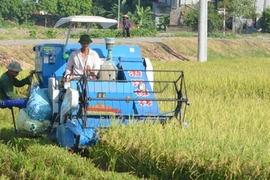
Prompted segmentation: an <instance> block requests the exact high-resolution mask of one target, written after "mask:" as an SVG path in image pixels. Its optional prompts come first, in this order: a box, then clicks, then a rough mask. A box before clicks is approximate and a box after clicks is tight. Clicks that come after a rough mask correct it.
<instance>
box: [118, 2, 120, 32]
mask: <svg viewBox="0 0 270 180" xmlns="http://www.w3.org/2000/svg"><path fill="white" fill-rule="evenodd" d="M117 14H118V17H117V29H119V23H120V22H119V21H120V0H118V13H117Z"/></svg>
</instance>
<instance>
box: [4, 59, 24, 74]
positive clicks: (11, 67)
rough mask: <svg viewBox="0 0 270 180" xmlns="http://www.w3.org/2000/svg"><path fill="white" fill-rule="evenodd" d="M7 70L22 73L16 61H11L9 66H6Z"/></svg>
mask: <svg viewBox="0 0 270 180" xmlns="http://www.w3.org/2000/svg"><path fill="white" fill-rule="evenodd" d="M7 69H8V70H10V71H14V72H20V71H22V68H21V65H20V63H18V62H16V61H12V62H11V63H9V65H8V66H7Z"/></svg>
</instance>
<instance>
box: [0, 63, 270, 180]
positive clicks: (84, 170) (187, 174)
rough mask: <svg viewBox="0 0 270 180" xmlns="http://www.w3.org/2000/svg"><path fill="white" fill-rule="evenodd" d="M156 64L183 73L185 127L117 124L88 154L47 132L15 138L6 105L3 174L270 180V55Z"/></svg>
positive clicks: (0, 132)
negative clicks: (52, 138)
mask: <svg viewBox="0 0 270 180" xmlns="http://www.w3.org/2000/svg"><path fill="white" fill-rule="evenodd" d="M153 63H154V64H153V65H154V69H165V68H166V69H177V70H184V72H185V81H186V86H187V91H188V92H187V94H188V98H189V102H190V106H188V107H187V112H186V118H185V121H186V123H185V126H181V125H179V123H178V122H177V121H175V122H171V123H167V124H165V125H161V124H152V123H145V124H137V125H132V126H131V125H129V126H120V127H119V126H112V127H111V128H110V129H107V130H106V131H104V132H102V136H101V137H100V138H101V140H100V141H99V143H98V144H97V145H96V146H94V147H90V148H88V150H89V154H87V158H82V157H80V156H79V155H75V154H72V153H70V152H67V151H65V150H63V149H61V148H59V147H57V145H55V144H53V143H51V142H48V141H47V140H46V137H40V138H29V137H14V136H13V132H12V127H13V126H12V120H11V115H10V113H9V112H8V111H6V110H2V109H0V113H1V116H0V122H1V123H0V139H1V140H2V141H0V142H2V144H0V146H1V148H0V149H1V150H0V151H1V153H0V166H1V168H0V174H1V175H0V177H1V179H137V178H145V179H269V178H270V166H269V164H270V158H269V157H270V151H269V149H270V143H269V139H270V133H269V128H270V121H269V120H270V110H269V107H270V86H269V85H270V79H269V77H268V76H269V74H270V68H269V67H270V58H258V59H256V58H250V59H228V60H222V61H209V62H206V63H197V62H153ZM1 72H3V69H2V70H1ZM24 73H27V72H24ZM21 76H22V77H24V74H23V73H22V74H21ZM18 91H19V93H22V94H23V91H22V90H18ZM161 108H163V107H161ZM40 159H43V160H44V161H40ZM34 170H36V171H34ZM104 170H105V171H104ZM32 172H35V173H34V174H33V173H32ZM69 173H70V174H71V176H67V175H65V174H69ZM40 174H42V175H40ZM38 175H40V176H38ZM38 177H39V178H38Z"/></svg>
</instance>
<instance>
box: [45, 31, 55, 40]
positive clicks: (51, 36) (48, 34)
mask: <svg viewBox="0 0 270 180" xmlns="http://www.w3.org/2000/svg"><path fill="white" fill-rule="evenodd" d="M56 35H57V34H56V31H55V30H53V29H49V30H48V31H47V32H46V37H47V38H48V39H55V38H56Z"/></svg>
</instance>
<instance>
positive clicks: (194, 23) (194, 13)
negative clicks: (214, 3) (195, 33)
mask: <svg viewBox="0 0 270 180" xmlns="http://www.w3.org/2000/svg"><path fill="white" fill-rule="evenodd" d="M198 18H199V6H198V5H194V8H187V9H186V10H185V14H184V17H183V21H184V24H185V25H187V26H189V27H191V28H192V29H193V30H198V26H199V24H198Z"/></svg>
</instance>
